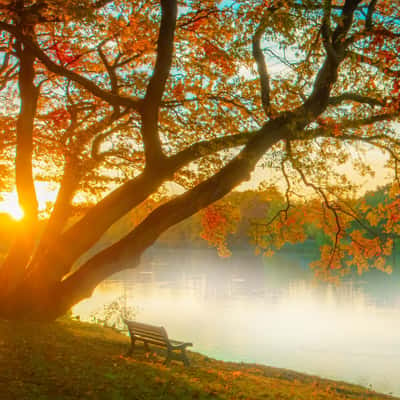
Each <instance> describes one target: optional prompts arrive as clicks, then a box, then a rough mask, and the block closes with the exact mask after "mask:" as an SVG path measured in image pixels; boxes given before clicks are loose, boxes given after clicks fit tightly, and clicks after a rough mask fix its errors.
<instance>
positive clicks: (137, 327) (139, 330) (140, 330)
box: [125, 321, 168, 343]
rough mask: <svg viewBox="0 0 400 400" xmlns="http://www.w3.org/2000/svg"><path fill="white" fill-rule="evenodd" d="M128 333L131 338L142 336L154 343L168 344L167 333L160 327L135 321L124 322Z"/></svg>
mask: <svg viewBox="0 0 400 400" xmlns="http://www.w3.org/2000/svg"><path fill="white" fill-rule="evenodd" d="M125 323H126V324H127V326H128V329H129V332H130V333H131V335H133V336H142V337H145V338H149V339H151V340H154V341H156V342H160V343H166V342H168V336H167V332H166V331H165V329H164V328H163V327H162V326H153V325H148V324H143V323H140V322H135V321H125Z"/></svg>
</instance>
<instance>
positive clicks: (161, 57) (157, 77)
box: [142, 0, 178, 169]
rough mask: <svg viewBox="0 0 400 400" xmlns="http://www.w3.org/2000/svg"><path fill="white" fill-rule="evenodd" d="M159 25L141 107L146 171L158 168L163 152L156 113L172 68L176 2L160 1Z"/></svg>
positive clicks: (169, 0) (173, 0) (171, 0)
mask: <svg viewBox="0 0 400 400" xmlns="http://www.w3.org/2000/svg"><path fill="white" fill-rule="evenodd" d="M161 10H162V12H161V24H160V31H159V36H158V42H157V58H156V63H155V66H154V71H153V75H152V77H151V78H150V82H149V84H148V86H147V90H146V95H145V98H144V101H143V108H142V123H143V125H142V135H143V143H144V148H145V155H146V163H147V164H148V165H147V168H152V167H156V168H157V169H159V168H160V167H161V160H162V159H163V158H164V157H163V152H162V148H161V141H160V137H159V133H158V113H159V110H160V105H161V99H162V96H163V93H164V90H165V85H166V82H167V79H168V76H169V73H170V69H171V65H172V57H173V53H174V35H175V28H176V17H177V12H178V7H177V2H176V0H161Z"/></svg>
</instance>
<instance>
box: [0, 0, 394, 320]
mask: <svg viewBox="0 0 400 400" xmlns="http://www.w3.org/2000/svg"><path fill="white" fill-rule="evenodd" d="M0 19H1V20H0V29H1V31H2V34H1V37H0V42H1V46H0V51H1V59H0V61H1V66H0V74H1V82H0V83H1V90H2V92H1V93H2V99H3V102H2V107H1V110H0V113H1V120H2V125H1V130H2V135H1V140H0V146H1V147H0V151H1V155H2V156H1V157H2V163H1V168H2V170H4V171H5V172H4V173H3V176H2V180H1V182H2V183H3V184H5V183H7V182H8V185H10V184H11V186H12V182H11V180H12V179H14V177H15V187H16V191H17V193H18V199H19V204H20V207H21V208H22V210H23V213H24V218H23V220H22V222H21V223H20V224H19V226H20V229H19V231H18V234H17V237H16V240H15V243H14V244H13V246H11V248H10V250H9V254H8V256H7V258H6V259H5V261H4V264H3V266H2V267H1V269H0V315H1V316H3V317H5V318H34V319H43V320H49V319H54V318H56V317H57V316H59V315H61V314H63V313H64V312H65V311H66V310H68V309H69V308H70V307H71V306H72V305H74V304H75V303H77V302H79V301H80V300H82V299H84V298H85V297H88V296H90V295H91V293H92V291H93V290H94V288H95V287H96V286H97V285H98V284H99V283H100V282H101V281H102V280H104V279H105V278H107V277H108V276H110V275H111V274H113V273H115V272H118V271H120V270H122V269H124V268H132V267H135V266H136V265H137V264H138V263H139V261H140V257H141V255H142V253H143V252H144V251H145V250H146V249H147V248H148V247H149V246H151V245H152V244H153V243H154V242H155V241H156V240H157V238H158V237H159V235H160V234H161V233H162V232H164V231H165V230H167V229H168V228H169V227H171V226H172V225H174V224H177V223H178V222H180V221H182V220H184V219H185V218H187V217H189V216H191V215H193V214H194V213H196V212H198V211H199V210H201V209H204V208H206V207H208V206H209V205H211V204H212V203H213V202H215V201H217V200H219V199H221V198H222V197H223V196H225V195H226V194H227V193H229V192H230V191H231V190H232V189H234V188H235V187H236V186H238V185H239V184H240V183H242V182H244V181H246V180H249V179H250V176H251V173H252V171H253V170H254V168H255V167H256V166H257V164H259V163H266V164H268V165H269V166H270V167H271V168H272V169H273V170H274V171H275V173H276V174H277V176H280V179H281V180H282V182H283V185H282V186H283V187H286V193H285V197H286V201H287V204H286V206H285V207H284V209H282V210H280V211H279V212H278V213H277V214H276V216H274V217H272V218H271V221H270V222H271V223H272V224H273V223H275V222H277V221H278V222H279V224H278V225H279V226H278V228H279V229H282V231H285V229H286V231H292V232H293V231H294V232H297V231H296V229H294V228H290V229H288V227H289V226H291V227H293V226H294V225H296V221H295V220H293V218H288V214H289V211H290V209H291V208H293V204H294V203H293V197H295V196H296V190H297V189H296V187H297V186H298V184H299V183H298V182H302V183H303V185H305V186H307V187H309V188H310V189H311V190H313V191H314V192H315V193H316V194H317V195H318V196H319V197H320V198H321V200H322V211H321V212H322V214H321V215H322V219H323V220H324V223H325V225H326V227H327V232H328V231H329V232H331V238H332V244H331V245H330V246H327V247H326V248H324V249H323V254H325V258H323V260H324V263H322V264H321V265H322V266H321V267H320V268H321V269H322V270H324V271H331V270H337V269H339V268H338V263H340V259H342V258H343V257H344V250H343V249H345V248H346V246H349V240H350V241H351V242H353V243H358V244H360V243H361V244H360V246H361V247H360V249H362V248H363V246H362V240H364V241H365V240H373V238H372V237H371V236H368V235H371V232H370V231H369V230H368V229H365V230H364V231H363V230H362V229H361V228H360V229H359V230H358V232H359V233H358V236H357V237H351V238H348V237H345V234H344V233H345V225H346V224H349V223H350V222H349V221H350V220H351V219H357V215H356V214H355V213H352V206H351V205H348V206H346V205H345V202H344V201H342V200H339V199H340V196H341V194H343V193H344V192H346V191H347V190H349V182H348V181H347V180H346V179H345V178H344V176H343V170H342V172H341V170H340V168H339V169H335V167H334V166H335V165H339V166H340V165H349V160H350V159H352V158H357V157H356V156H357V154H358V153H359V152H361V151H362V150H363V149H365V148H366V146H369V147H368V148H371V147H376V148H377V149H380V150H381V151H383V152H385V153H386V155H387V158H386V160H387V164H388V165H389V166H390V167H392V168H393V170H394V171H395V182H394V183H393V190H392V193H393V197H392V204H391V206H392V208H389V206H388V208H387V212H389V211H390V210H392V211H393V209H396V204H397V203H396V202H397V198H396V195H397V193H398V188H399V186H398V181H397V183H396V180H397V166H398V161H399V150H400V139H399V134H398V131H396V125H395V120H396V118H398V111H399V106H400V101H399V90H400V58H399V54H400V5H399V4H398V2H393V1H387V0H281V1H280V0H270V1H268V0H265V1H255V0H232V1H215V0H182V1H177V0H160V1H156V0H137V1H128V0H80V1H76V0H65V1H58V0H1V1H0ZM367 154H371V153H367ZM357 160H358V161H357V163H356V164H354V166H353V167H352V168H359V169H360V171H361V172H365V171H367V170H368V167H369V168H370V169H373V168H374V160H373V159H368V157H364V159H363V160H361V159H360V158H357ZM360 160H361V161H360ZM346 163H347V164H346ZM13 170H14V172H15V174H14V173H13V172H12V171H13ZM344 171H345V172H346V169H344ZM5 173H7V174H8V176H7V178H8V179H5V175H4V174H5ZM339 178H340V179H341V180H339ZM36 180H50V181H53V182H56V183H57V184H58V185H59V191H58V197H57V200H56V202H55V203H54V204H53V205H52V206H51V207H50V209H49V211H50V212H51V213H50V216H49V218H48V219H47V220H46V226H45V228H44V229H40V232H39V230H38V226H39V223H40V218H41V215H40V212H39V210H38V199H37V193H36V191H35V184H34V183H35V181H36ZM170 181H175V182H176V183H178V184H179V185H180V186H181V187H182V188H184V190H182V191H181V192H179V193H180V194H177V195H175V196H173V197H172V198H166V199H165V200H164V201H163V202H162V203H160V204H159V205H158V206H157V207H156V208H152V209H151V210H150V211H149V213H148V215H146V216H145V217H144V218H142V219H141V220H140V221H138V223H137V225H136V226H135V227H134V228H133V229H132V231H131V232H128V233H127V234H126V235H125V236H123V237H121V238H120V239H119V240H117V241H116V242H115V243H114V244H112V245H111V246H109V247H108V248H105V249H102V250H100V251H99V252H98V253H97V254H95V255H94V256H88V255H87V252H88V251H89V250H90V249H91V248H92V247H93V246H94V245H95V244H96V243H97V242H98V241H99V239H100V238H101V237H102V235H103V234H104V233H105V232H106V231H107V230H108V229H109V228H110V227H111V226H112V225H113V224H115V223H116V222H117V221H118V220H119V219H120V218H121V217H123V216H124V215H126V214H127V213H128V212H130V211H131V210H133V209H135V208H136V207H140V206H142V205H143V203H144V202H146V200H148V199H151V198H152V197H151V196H154V195H155V194H158V193H160V191H161V190H162V188H163V187H164V185H165V183H166V182H170ZM296 182H297V183H296ZM333 182H336V188H335V190H333V189H332V183H333ZM337 182H340V185H339V184H337ZM396 185H397V186H396ZM267 186H268V185H267ZM273 190H275V189H273ZM85 194H86V199H87V202H89V203H91V204H90V206H89V207H87V208H83V207H82V208H81V210H80V212H79V213H78V214H76V212H75V209H76V203H77V199H78V198H79V197H82V196H83V195H85ZM95 199H97V200H95ZM393 204H394V206H393ZM393 207H394V208H393ZM385 210H386V209H385ZM385 210H380V211H381V213H384V211H385ZM302 213H303V212H301V213H300V214H297V220H298V222H300V226H301V219H302V218H305V217H304V215H302ZM393 215H394V218H392V217H388V214H387V215H386V214H385V215H383V214H382V215H380V216H379V217H377V218H380V219H381V220H385V218H386V219H387V223H386V225H385V226H386V229H392V230H397V231H398V226H397V225H396V224H395V223H393V222H397V221H395V219H396V218H397V216H396V214H395V213H394V214H393ZM385 221H386V220H385ZM389 222H390V224H391V225H390V224H389ZM363 235H364V236H363ZM300 236H301V235H300ZM282 237H283V238H284V236H282ZM381 237H382V236H380V238H381ZM382 240H383V239H380V241H379V243H376V244H375V247H376V246H379V247H380V248H382V249H383V250H382V251H385V252H389V251H390V246H391V244H390V242H389V241H386V242H382ZM374 243H375V242H374ZM364 244H365V243H364ZM364 247H368V243H367V245H366V246H364ZM355 248H356V247H354V246H353V250H354V249H355ZM348 249H350V247H348ZM350 253H351V251H350ZM364 255H368V254H366V253H365V254H364V252H363V250H360V251H359V253H357V254H355V253H354V254H353V255H352V257H353V259H356V256H357V257H361V256H364ZM373 255H376V254H375V253H374V254H373ZM350 256H351V254H350ZM347 261H349V260H347ZM348 265H350V264H349V263H348Z"/></svg>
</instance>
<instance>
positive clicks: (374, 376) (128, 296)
mask: <svg viewBox="0 0 400 400" xmlns="http://www.w3.org/2000/svg"><path fill="white" fill-rule="evenodd" d="M309 261H310V259H309V257H307V256H303V255H300V254H296V253H281V254H278V255H276V256H274V257H272V258H265V259H263V258H262V257H255V256H254V255H252V254H251V253H249V252H245V251H242V252H239V251H238V252H236V253H235V254H234V255H233V256H232V257H230V258H224V259H222V258H219V257H218V255H217V254H216V252H215V250H211V249H210V250H196V249H194V250H190V249H166V250H160V249H158V250H156V249H150V251H149V252H148V253H146V255H145V257H144V259H143V262H142V265H141V266H140V267H139V268H137V269H133V270H127V271H124V272H122V273H119V274H117V275H115V276H113V277H112V279H109V280H107V281H105V282H103V283H102V284H101V285H100V286H99V287H98V288H97V289H96V291H95V293H94V294H93V296H92V297H91V298H90V299H88V300H85V301H83V302H81V303H80V304H78V305H77V306H75V307H74V309H73V313H74V314H76V315H79V316H80V318H81V319H82V320H90V319H91V318H92V317H93V315H95V314H96V313H99V312H100V311H101V310H102V309H103V307H104V305H106V304H110V303H111V302H113V301H114V300H116V299H117V298H120V302H123V307H126V309H131V308H134V309H135V313H136V319H137V320H138V321H141V322H146V323H150V324H155V325H163V326H165V327H166V329H167V331H168V334H169V336H170V337H171V338H173V339H178V340H179V339H180V340H185V341H190V342H193V343H194V347H193V350H194V351H198V352H200V353H203V354H206V355H208V356H210V357H213V358H217V359H221V360H230V361H244V362H255V363H262V364H267V365H270V366H275V367H280V368H288V369H293V370H297V371H301V372H305V373H309V374H316V375H319V376H322V377H326V378H331V379H335V380H345V381H348V382H353V383H356V384H361V385H363V386H368V387H370V388H372V389H374V390H377V391H379V392H384V393H393V394H395V395H400V379H399V374H400V373H399V371H400V291H399V287H400V277H399V276H398V274H397V270H396V269H395V270H394V273H393V275H386V274H384V273H381V272H378V271H371V272H369V273H367V274H365V275H363V276H361V277H356V276H355V277H351V278H346V280H345V281H343V283H342V284H341V285H339V286H334V285H328V284H324V283H321V282H319V283H318V282H315V281H314V279H313V276H312V272H311V271H310V270H309V269H308V268H307V265H308V262H309Z"/></svg>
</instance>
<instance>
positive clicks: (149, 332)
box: [124, 319, 193, 366]
mask: <svg viewBox="0 0 400 400" xmlns="http://www.w3.org/2000/svg"><path fill="white" fill-rule="evenodd" d="M124 322H125V324H126V325H127V327H128V331H129V336H130V338H131V347H130V349H129V352H128V354H127V355H131V354H132V353H133V351H134V349H135V342H136V341H141V342H143V344H144V347H145V349H146V351H149V350H150V349H149V343H150V344H154V345H156V346H159V347H164V348H166V349H167V357H166V359H165V363H166V364H169V362H170V361H171V359H177V360H180V361H183V363H184V364H185V365H186V366H189V365H190V363H189V359H188V357H187V354H186V347H189V346H193V344H192V343H189V342H182V341H179V340H173V339H169V338H168V334H167V331H166V330H165V328H164V327H162V326H154V325H149V324H144V323H142V322H136V321H130V320H127V319H124ZM176 352H179V353H176Z"/></svg>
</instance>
